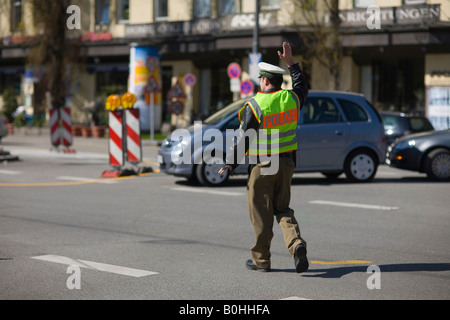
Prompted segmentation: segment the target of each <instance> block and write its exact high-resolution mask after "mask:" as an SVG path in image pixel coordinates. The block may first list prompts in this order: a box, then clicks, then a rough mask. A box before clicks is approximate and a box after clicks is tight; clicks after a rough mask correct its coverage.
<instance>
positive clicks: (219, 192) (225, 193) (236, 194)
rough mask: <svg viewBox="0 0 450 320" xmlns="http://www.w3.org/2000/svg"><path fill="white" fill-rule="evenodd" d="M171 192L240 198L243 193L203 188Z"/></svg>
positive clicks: (180, 189)
mask: <svg viewBox="0 0 450 320" xmlns="http://www.w3.org/2000/svg"><path fill="white" fill-rule="evenodd" d="M170 190H173V191H184V192H194V193H208V194H216V195H221V196H242V195H243V194H244V193H242V192H231V191H215V190H207V189H203V188H199V189H194V188H186V187H180V188H170Z"/></svg>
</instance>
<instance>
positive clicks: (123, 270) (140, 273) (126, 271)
mask: <svg viewBox="0 0 450 320" xmlns="http://www.w3.org/2000/svg"><path fill="white" fill-rule="evenodd" d="M32 259H37V260H42V261H48V262H54V263H60V264H66V265H69V266H79V267H80V268H87V269H93V270H97V271H104V272H109V273H115V274H121V275H125V276H130V277H138V278H139V277H145V276H152V275H157V274H159V272H154V271H147V270H140V269H133V268H128V267H121V266H115V265H112V264H106V263H100V262H94V261H87V260H78V259H72V258H68V257H63V256H57V255H52V254H50V255H43V256H36V257H32Z"/></svg>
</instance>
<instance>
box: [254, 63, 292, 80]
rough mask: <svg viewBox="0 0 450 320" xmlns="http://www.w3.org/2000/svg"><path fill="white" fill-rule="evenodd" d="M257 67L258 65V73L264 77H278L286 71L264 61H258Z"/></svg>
mask: <svg viewBox="0 0 450 320" xmlns="http://www.w3.org/2000/svg"><path fill="white" fill-rule="evenodd" d="M258 67H259V74H260V75H261V76H265V77H277V76H278V77H279V76H282V75H283V74H286V73H287V72H286V70H284V69H283V68H280V67H278V66H275V65H273V64H270V63H266V62H260V63H258Z"/></svg>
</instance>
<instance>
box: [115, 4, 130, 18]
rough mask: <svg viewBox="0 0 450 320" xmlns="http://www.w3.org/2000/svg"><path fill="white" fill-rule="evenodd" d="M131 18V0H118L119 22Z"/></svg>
mask: <svg viewBox="0 0 450 320" xmlns="http://www.w3.org/2000/svg"><path fill="white" fill-rule="evenodd" d="M129 19H130V0H117V22H118V23H126V22H128V20H129Z"/></svg>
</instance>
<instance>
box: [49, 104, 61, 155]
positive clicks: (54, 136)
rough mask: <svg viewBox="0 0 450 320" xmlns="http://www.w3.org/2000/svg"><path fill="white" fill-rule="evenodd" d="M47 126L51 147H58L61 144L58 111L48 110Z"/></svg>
mask: <svg viewBox="0 0 450 320" xmlns="http://www.w3.org/2000/svg"><path fill="white" fill-rule="evenodd" d="M49 126H50V141H51V143H52V145H53V146H55V147H58V146H59V145H60V144H61V138H60V130H59V115H58V109H50V121H49Z"/></svg>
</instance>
